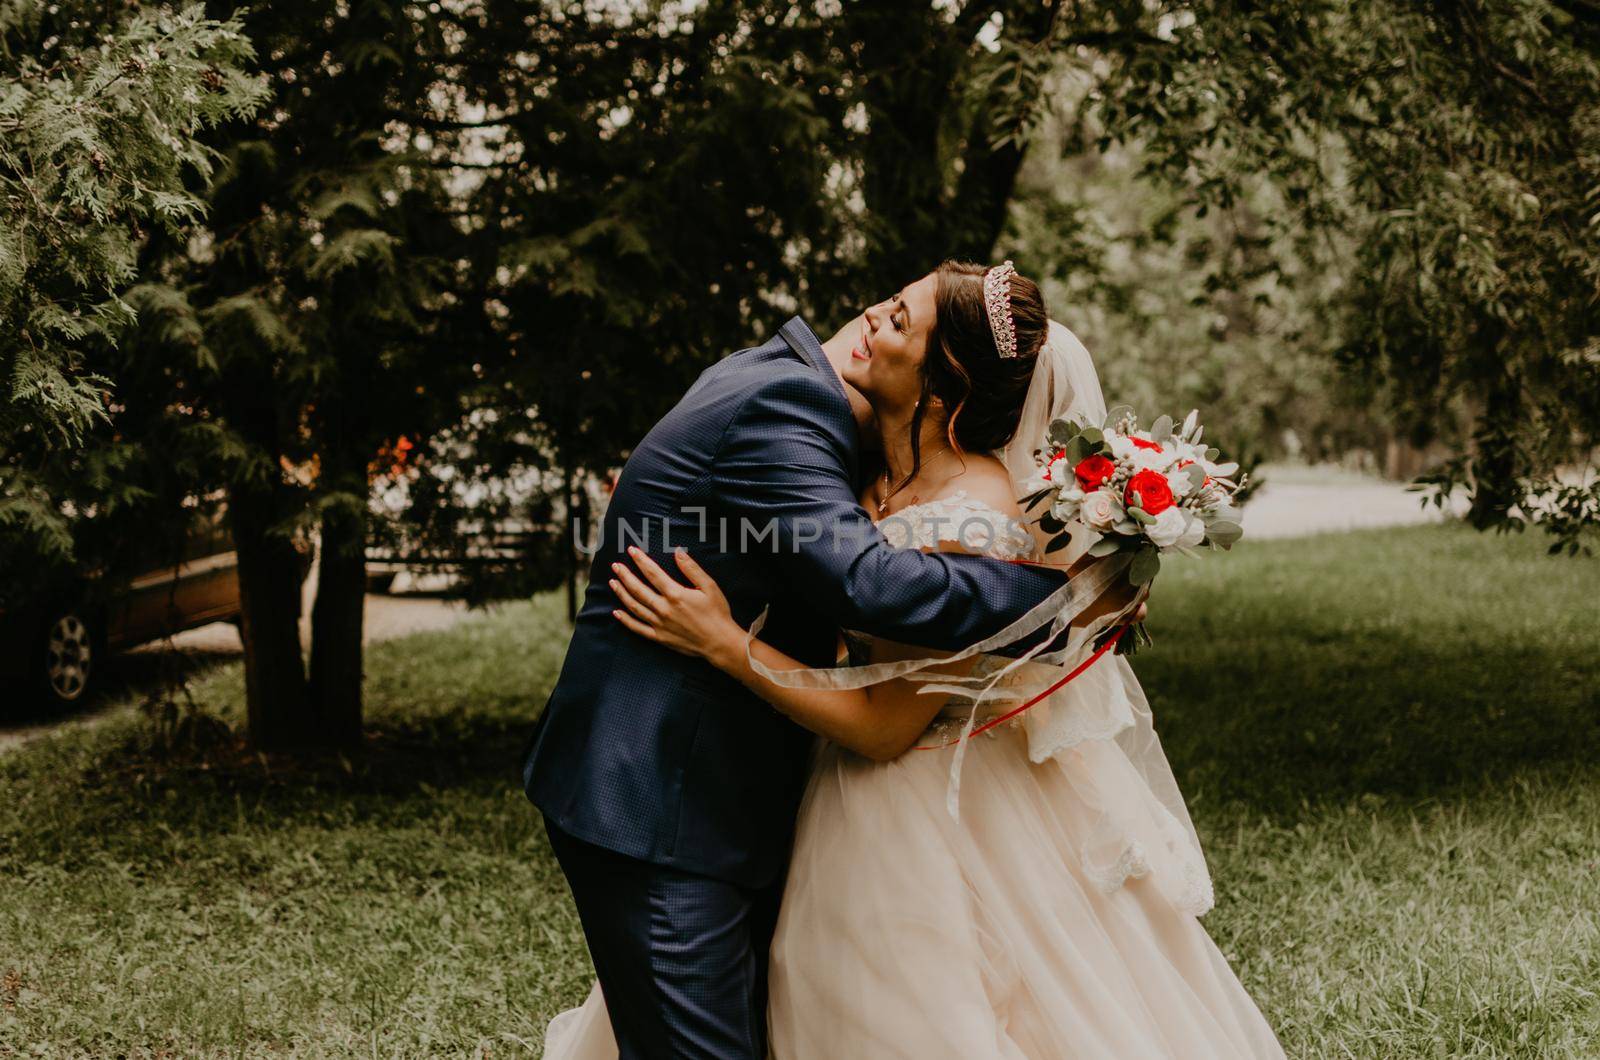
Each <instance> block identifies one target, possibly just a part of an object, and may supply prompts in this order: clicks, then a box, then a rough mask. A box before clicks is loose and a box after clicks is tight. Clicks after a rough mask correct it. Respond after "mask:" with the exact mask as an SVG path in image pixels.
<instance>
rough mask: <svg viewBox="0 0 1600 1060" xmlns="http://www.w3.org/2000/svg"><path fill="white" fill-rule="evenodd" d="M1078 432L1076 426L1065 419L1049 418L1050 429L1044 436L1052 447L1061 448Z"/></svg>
mask: <svg viewBox="0 0 1600 1060" xmlns="http://www.w3.org/2000/svg"><path fill="white" fill-rule="evenodd" d="M1077 433H1078V428H1077V427H1076V426H1075V425H1073V424H1071V423H1068V422H1067V421H1066V420H1051V421H1050V429H1049V430H1047V431H1046V432H1045V438H1046V440H1047V441H1049V443H1050V444H1051V446H1053V447H1054V448H1057V449H1059V448H1061V447H1062V446H1064V445H1066V444H1067V443H1068V442H1069V441H1071V440H1072V438H1073V436H1074V435H1076V434H1077Z"/></svg>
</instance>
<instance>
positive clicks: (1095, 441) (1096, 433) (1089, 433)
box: [1080, 427, 1106, 447]
mask: <svg viewBox="0 0 1600 1060" xmlns="http://www.w3.org/2000/svg"><path fill="white" fill-rule="evenodd" d="M1080 437H1081V438H1082V439H1083V440H1084V441H1086V442H1088V443H1089V445H1090V446H1093V447H1098V446H1100V445H1102V444H1104V442H1105V440H1106V432H1105V431H1102V430H1101V429H1100V428H1099V427H1085V428H1084V429H1083V434H1082V435H1080Z"/></svg>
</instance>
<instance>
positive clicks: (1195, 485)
mask: <svg viewBox="0 0 1600 1060" xmlns="http://www.w3.org/2000/svg"><path fill="white" fill-rule="evenodd" d="M1183 473H1184V474H1185V475H1188V476H1189V488H1190V489H1191V490H1197V489H1199V488H1200V487H1201V486H1204V485H1205V484H1206V469H1205V468H1203V467H1201V466H1200V465H1199V464H1190V465H1189V466H1188V467H1186V468H1184V469H1183Z"/></svg>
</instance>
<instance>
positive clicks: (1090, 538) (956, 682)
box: [747, 320, 1213, 916]
mask: <svg viewBox="0 0 1600 1060" xmlns="http://www.w3.org/2000/svg"><path fill="white" fill-rule="evenodd" d="M1105 414H1106V405H1105V398H1104V396H1103V395H1102V393H1101V390H1100V380H1099V376H1098V375H1097V374H1096V373H1095V369H1094V362H1093V360H1092V358H1091V357H1090V356H1089V351H1088V350H1087V349H1085V348H1084V345H1083V343H1082V342H1080V341H1079V340H1078V337H1077V336H1076V335H1074V334H1073V333H1072V331H1071V329H1069V328H1068V327H1066V326H1065V325H1064V324H1061V323H1059V322H1058V321H1055V320H1052V321H1050V328H1049V335H1048V337H1047V339H1046V342H1045V346H1044V348H1043V350H1041V351H1040V354H1039V356H1038V358H1037V359H1036V361H1035V365H1034V373H1033V379H1032V382H1031V383H1030V384H1029V387H1028V392H1027V395H1026V396H1025V398H1024V400H1023V407H1022V413H1021V416H1020V419H1019V421H1018V427H1017V431H1016V434H1015V435H1014V436H1013V440H1012V442H1011V443H1010V444H1009V445H1008V446H1007V447H1006V448H1005V449H1002V450H1000V451H999V452H997V453H996V454H995V455H996V456H997V457H999V458H1000V459H1001V460H1002V461H1003V462H1004V463H1005V465H1006V469H1007V471H1008V472H1009V473H1010V476H1011V481H1012V484H1013V487H1014V489H1015V491H1016V495H1017V496H1018V497H1022V496H1024V495H1026V494H1027V493H1028V492H1030V483H1031V482H1032V481H1033V480H1035V479H1036V476H1037V474H1038V463H1037V461H1036V460H1035V459H1034V451H1035V449H1036V448H1037V447H1039V446H1040V445H1041V444H1042V443H1043V442H1044V440H1045V435H1046V431H1047V429H1048V428H1049V425H1050V423H1051V421H1052V420H1055V419H1058V418H1061V417H1069V418H1074V419H1077V420H1080V421H1088V422H1093V423H1099V422H1101V421H1102V420H1103V419H1104V417H1105ZM1029 530H1030V532H1031V533H1033V534H1034V536H1035V540H1036V543H1037V545H1038V549H1037V554H1038V555H1039V556H1041V557H1045V553H1044V535H1043V533H1042V531H1040V530H1039V529H1038V527H1037V526H1036V525H1030V527H1029ZM1097 537H1098V535H1096V534H1094V533H1093V532H1092V531H1090V530H1088V529H1087V528H1086V527H1082V526H1077V527H1074V528H1073V530H1072V533H1071V536H1070V537H1069V539H1068V542H1067V544H1066V547H1065V548H1064V549H1059V550H1057V551H1055V552H1053V553H1050V554H1049V555H1048V556H1047V557H1045V559H1046V561H1047V562H1049V563H1050V564H1051V565H1061V566H1067V565H1070V564H1071V563H1072V562H1073V561H1074V560H1076V559H1078V558H1079V557H1080V556H1081V555H1082V554H1083V552H1084V551H1085V550H1086V549H1087V548H1088V547H1089V546H1090V545H1092V544H1093V543H1094V541H1095V540H1096V539H1097ZM1126 566H1127V558H1126V556H1125V554H1113V555H1112V556H1109V557H1106V558H1104V559H1100V560H1097V561H1094V562H1093V563H1091V564H1090V565H1089V566H1088V567H1087V569H1085V570H1083V571H1080V572H1079V573H1078V574H1076V575H1074V576H1073V577H1072V578H1071V579H1070V580H1069V581H1068V583H1067V584H1066V585H1065V586H1064V587H1063V588H1062V589H1060V590H1058V591H1057V592H1056V593H1054V594H1052V595H1051V596H1050V597H1049V598H1048V599H1046V600H1045V601H1043V602H1042V603H1040V604H1039V605H1038V606H1037V607H1035V608H1034V609H1033V610H1031V611H1029V612H1028V613H1027V614H1026V615H1023V616H1022V617H1021V618H1019V619H1018V620H1017V621H1015V622H1014V623H1012V624H1011V625H1010V626H1009V627H1007V628H1006V629H1004V630H1001V631H1000V632H999V633H997V634H995V635H994V636H991V637H988V638H986V639H984V640H982V641H980V642H978V643H976V644H972V645H968V646H967V647H966V648H964V649H962V650H961V651H958V652H955V653H954V654H947V655H941V656H935V657H928V658H920V659H904V660H897V661H895V662H885V663H872V664H868V665H864V666H844V667H836V668H833V669H820V670H816V669H809V670H808V669H800V670H775V669H772V668H771V667H768V666H766V665H764V664H763V663H761V661H760V660H758V659H757V658H756V657H755V656H754V655H753V654H750V653H748V652H747V658H748V660H749V662H750V665H751V666H752V668H754V669H755V670H756V671H757V672H759V673H761V674H762V675H763V676H765V677H766V678H768V679H769V680H771V681H772V682H773V683H774V684H778V685H783V686H785V687H792V688H828V689H845V688H864V687H866V686H868V685H873V684H878V683H881V682H883V681H887V680H890V679H892V678H896V677H902V678H906V679H907V680H911V681H917V682H920V683H922V685H923V687H922V688H921V689H920V690H919V691H921V692H923V693H927V694H937V695H945V696H947V697H949V698H950V699H951V700H954V701H957V702H968V703H970V704H971V711H970V713H969V715H968V719H967V723H966V726H965V728H964V730H963V732H962V738H961V740H960V741H959V742H958V743H957V744H956V746H955V749H954V753H953V754H952V756H951V764H950V784H949V788H948V795H947V804H948V808H949V811H950V813H951V815H952V816H957V815H958V814H959V798H960V788H961V767H962V763H963V761H964V759H965V756H966V753H967V750H968V747H969V745H970V736H971V733H972V731H973V729H974V727H975V723H976V722H977V720H978V718H979V716H980V713H981V711H982V709H983V708H997V707H1008V706H1011V705H1016V704H1021V703H1024V702H1026V701H1027V700H1029V699H1032V698H1034V697H1035V696H1036V695H1038V694H1039V693H1041V692H1043V691H1044V690H1045V689H1047V688H1050V687H1051V686H1052V685H1054V684H1056V683H1057V682H1058V681H1060V679H1061V678H1062V677H1063V676H1065V674H1066V673H1067V671H1069V670H1071V669H1074V668H1075V667H1076V666H1077V665H1078V664H1080V663H1082V662H1083V661H1084V660H1085V659H1087V658H1088V656H1089V655H1090V653H1091V652H1092V650H1093V645H1094V642H1095V640H1096V639H1097V638H1098V636H1099V634H1100V633H1102V632H1104V631H1105V630H1106V629H1107V628H1108V627H1109V626H1110V625H1111V624H1112V623H1114V622H1115V621H1117V620H1118V619H1119V618H1120V617H1121V616H1116V615H1107V616H1103V617H1102V618H1100V619H1097V620H1096V621H1094V622H1092V623H1090V624H1088V625H1086V626H1081V627H1073V626H1071V623H1072V621H1073V620H1074V619H1075V618H1076V617H1077V616H1078V615H1079V614H1080V613H1082V612H1083V611H1084V610H1085V609H1086V608H1087V607H1088V606H1089V605H1090V604H1091V603H1092V602H1093V601H1094V600H1096V599H1098V598H1099V597H1100V596H1101V595H1102V594H1103V593H1104V592H1106V591H1107V590H1108V589H1110V588H1111V587H1112V586H1113V585H1115V584H1116V583H1117V581H1118V579H1119V578H1120V576H1121V574H1122V572H1123V571H1124V570H1125V569H1126ZM765 618H766V614H765V612H763V614H762V615H761V617H759V618H757V619H756V621H755V623H754V624H752V625H751V627H750V631H749V634H748V640H747V644H748V642H749V641H753V640H754V639H755V637H756V635H757V634H758V633H759V632H760V631H761V628H762V625H763V623H764V621H765ZM1045 627H1048V629H1049V637H1048V638H1047V640H1046V641H1045V642H1044V644H1043V645H1041V646H1040V647H1036V648H1034V649H1032V650H1030V651H1028V652H1026V653H1024V654H1023V655H1021V656H1020V657H1018V658H1008V657H1005V656H1002V655H996V654H993V653H994V652H995V650H996V649H997V648H1000V647H1003V646H1005V645H1008V644H1013V643H1015V642H1017V641H1020V640H1021V639H1022V638H1024V637H1026V636H1028V635H1029V634H1031V633H1034V632H1036V631H1038V630H1040V629H1043V628H1045ZM1063 643H1064V644H1065V647H1060V646H1059V645H1061V644H1063ZM1046 645H1048V646H1049V647H1050V648H1051V650H1050V651H1045V650H1044V646H1046ZM974 655H977V656H979V660H978V664H977V665H976V666H975V667H974V669H973V670H972V672H971V673H970V674H969V675H967V676H964V677H952V676H950V675H948V674H939V673H930V672H927V669H928V667H931V666H935V665H938V664H941V663H949V662H951V661H952V660H956V659H964V658H968V657H970V656H974ZM1020 720H1021V722H1022V724H1023V727H1024V729H1025V730H1026V733H1027V742H1028V757H1029V758H1030V759H1031V760H1032V761H1033V762H1035V763H1043V762H1046V761H1047V760H1050V759H1059V760H1060V761H1061V763H1062V765H1063V766H1064V767H1065V771H1066V773H1067V775H1068V776H1069V778H1071V780H1072V782H1073V785H1074V788H1075V789H1076V791H1077V793H1078V794H1079V795H1080V796H1081V797H1082V798H1083V799H1084V800H1085V802H1087V803H1088V804H1089V805H1091V806H1093V807H1094V808H1095V809H1096V810H1097V811H1098V813H1099V818H1098V823H1097V825H1096V827H1095V830H1094V834H1093V835H1092V836H1090V837H1089V838H1088V840H1087V841H1086V843H1085V845H1084V848H1083V849H1082V850H1081V851H1080V855H1081V857H1082V861H1083V868H1084V870H1085V872H1086V874H1087V875H1089V876H1090V878H1091V879H1093V880H1094V881H1095V882H1097V883H1098V884H1100V885H1101V886H1102V887H1103V888H1104V889H1106V890H1108V891H1110V890H1114V889H1115V888H1117V887H1120V886H1121V885H1122V883H1123V882H1124V881H1125V880H1127V879H1128V878H1130V877H1147V876H1148V877H1150V879H1151V882H1152V883H1153V884H1154V885H1155V886H1156V887H1158V888H1159V889H1160V890H1161V892H1162V894H1163V896H1164V897H1166V898H1167V899H1168V900H1169V901H1170V902H1172V904H1173V905H1175V906H1176V907H1178V908H1180V909H1183V910H1185V911H1187V912H1190V913H1193V914H1194V915H1196V916H1198V915H1201V914H1203V913H1205V912H1206V911H1207V910H1209V909H1210V908H1211V906H1212V903H1213V899H1212V887H1211V878H1210V874H1209V872H1208V870H1207V868H1206V863H1205V856H1204V854H1203V853H1202V851H1201V848H1200V839H1199V836H1198V835H1197V834H1196V832H1195V829H1194V824H1193V822H1192V821H1191V820H1190V818H1189V811H1188V809H1187V808H1186V807H1185V805H1184V801H1183V796H1182V794H1181V793H1180V792H1179V790H1178V785H1177V781H1176V780H1175V779H1174V777H1173V774H1172V768H1171V766H1170V765H1169V764H1168V762H1167V758H1166V754H1165V753H1164V752H1163V751H1162V749H1161V742H1160V740H1159V738H1158V737H1157V736H1156V732H1155V726H1154V723H1153V720H1152V718H1151V714H1150V705H1149V703H1148V701H1147V700H1146V699H1145V696H1144V692H1143V690H1142V689H1141V688H1140V687H1139V681H1138V678H1137V677H1135V676H1134V673H1133V669H1132V667H1130V666H1129V665H1128V661H1127V660H1126V659H1125V658H1123V657H1122V656H1120V655H1116V654H1114V653H1107V654H1105V655H1104V656H1102V657H1101V658H1100V659H1099V660H1098V661H1097V662H1095V663H1094V664H1093V665H1091V666H1089V667H1088V669H1086V670H1084V671H1083V672H1082V673H1081V674H1080V675H1079V676H1078V677H1076V678H1075V679H1073V680H1072V681H1070V682H1069V683H1067V684H1066V685H1065V686H1064V687H1062V688H1060V689H1057V690H1056V691H1055V692H1052V693H1051V694H1050V695H1049V696H1048V697H1047V698H1045V699H1044V700H1042V701H1041V702H1039V703H1038V704H1037V705H1036V706H1034V707H1032V708H1031V709H1029V710H1027V711H1025V712H1024V713H1023V714H1022V715H1021V716H1020ZM910 753H913V754H915V753H916V752H915V751H913V752H910Z"/></svg>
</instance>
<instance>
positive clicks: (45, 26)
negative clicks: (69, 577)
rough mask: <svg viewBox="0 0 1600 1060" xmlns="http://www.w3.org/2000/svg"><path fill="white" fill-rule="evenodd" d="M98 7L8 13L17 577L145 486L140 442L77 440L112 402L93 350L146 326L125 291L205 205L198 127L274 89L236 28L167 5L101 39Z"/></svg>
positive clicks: (5, 53)
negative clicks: (160, 244) (152, 250)
mask: <svg viewBox="0 0 1600 1060" xmlns="http://www.w3.org/2000/svg"><path fill="white" fill-rule="evenodd" d="M104 15H105V13H104V11H103V10H102V9H101V6H100V5H86V4H74V3H65V4H50V5H45V4H43V3H35V2H12V3H7V4H5V5H3V6H0V319H3V320H4V321H5V327H4V328H3V329H0V374H3V376H4V379H5V382H6V387H7V395H6V400H5V402H4V403H3V404H0V525H4V526H7V527H9V528H10V530H9V532H8V534H7V541H6V546H5V547H6V549H7V550H8V552H11V553H12V554H11V555H9V556H8V559H9V560H12V561H14V562H8V563H7V564H6V568H7V570H8V571H15V572H18V577H20V576H21V574H22V573H23V572H28V571H32V570H36V569H37V568H38V566H39V564H38V562H37V560H38V559H39V558H40V557H44V558H46V559H48V560H50V561H52V562H56V563H59V562H62V561H65V560H66V559H67V558H69V557H70V555H71V553H72V547H73V526H72V521H71V519H70V517H69V512H70V511H72V510H73V509H74V508H75V509H76V510H77V511H80V512H81V511H84V510H94V509H99V510H102V511H103V510H105V509H107V508H115V507H117V506H119V505H127V504H131V503H134V502H135V501H136V500H137V499H138V498H139V497H140V496H141V492H140V491H139V490H138V489H133V488H127V487H123V486H120V485H119V484H118V483H117V482H116V481H115V473H116V471H117V470H118V469H119V468H121V467H124V466H126V464H127V463H128V461H129V460H130V459H131V458H132V457H131V455H130V453H129V452H128V451H126V450H124V451H122V452H120V453H118V452H112V451H102V452H99V453H96V454H92V455H91V454H86V453H85V452H84V451H83V450H82V449H81V448H80V446H81V443H82V442H83V441H84V439H85V437H86V436H87V435H90V434H92V433H93V432H95V431H97V430H103V429H104V428H105V427H106V425H107V422H108V406H109V403H110V402H111V401H113V400H115V399H114V398H113V397H112V388H113V381H112V380H110V379H108V378H107V377H106V375H105V374H104V373H103V372H101V371H97V370H96V369H95V367H94V366H95V363H96V358H97V357H100V356H101V355H102V354H103V353H104V351H106V350H108V349H114V348H115V346H116V344H117V342H118V341H119V340H120V339H121V337H122V336H123V335H124V333H125V332H126V330H127V328H128V327H129V326H130V324H131V323H132V322H133V320H134V311H133V307H132V305H131V304H130V303H129V302H128V301H127V300H126V299H125V298H124V297H123V296H124V294H125V292H126V288H127V286H128V285H129V284H130V283H131V282H132V281H133V279H134V275H135V261H136V257H137V253H138V249H139V247H140V245H141V242H142V241H143V239H144V237H145V233H146V231H147V230H149V229H158V230H166V231H171V232H176V231H179V230H181V229H182V227H183V226H184V225H186V224H188V223H191V222H193V221H195V220H196V219H197V218H198V217H199V216H200V215H201V214H202V212H203V209H204V201H203V198H202V196H201V195H200V194H199V193H198V192H197V190H196V186H197V185H201V184H203V183H204V182H205V181H206V180H207V179H208V178H209V177H210V176H211V174H212V173H213V171H214V167H215V164H216V154H215V152H214V151H212V150H211V149H210V148H208V147H207V146H206V145H205V144H204V143H203V142H202V134H203V132H204V130H206V129H207V128H210V127H213V126H215V125H216V124H218V123H219V122H222V121H226V120H230V119H237V118H240V117H242V116H244V115H246V114H248V113H250V112H252V111H253V110H254V109H255V108H256V106H257V105H258V104H259V103H260V101H261V99H262V98H263V96H264V86H263V85H262V84H261V82H260V80H259V79H258V78H256V77H254V76H253V75H250V74H247V73H246V72H245V71H244V69H243V67H244V66H245V65H246V64H247V63H248V62H249V60H250V59H251V57H252V54H253V53H252V50H251V46H250V42H249V41H248V40H247V39H246V38H245V37H244V36H243V34H242V33H241V32H240V26H239V23H238V22H237V21H234V20H222V21H218V20H215V19H208V18H205V17H204V12H203V9H202V8H201V7H200V6H199V5H193V6H190V7H186V8H184V9H183V10H182V11H172V10H169V9H167V8H156V9H153V10H142V11H135V12H134V13H133V14H132V15H131V16H130V17H129V18H127V19H125V20H124V21H123V22H122V23H121V24H120V25H117V26H115V27H114V32H106V27H105V25H104ZM73 502H76V503H75V504H74V503H73ZM24 556H30V557H32V559H31V561H30V560H28V559H24V558H23V557H24ZM12 588H14V586H12Z"/></svg>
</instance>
